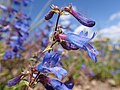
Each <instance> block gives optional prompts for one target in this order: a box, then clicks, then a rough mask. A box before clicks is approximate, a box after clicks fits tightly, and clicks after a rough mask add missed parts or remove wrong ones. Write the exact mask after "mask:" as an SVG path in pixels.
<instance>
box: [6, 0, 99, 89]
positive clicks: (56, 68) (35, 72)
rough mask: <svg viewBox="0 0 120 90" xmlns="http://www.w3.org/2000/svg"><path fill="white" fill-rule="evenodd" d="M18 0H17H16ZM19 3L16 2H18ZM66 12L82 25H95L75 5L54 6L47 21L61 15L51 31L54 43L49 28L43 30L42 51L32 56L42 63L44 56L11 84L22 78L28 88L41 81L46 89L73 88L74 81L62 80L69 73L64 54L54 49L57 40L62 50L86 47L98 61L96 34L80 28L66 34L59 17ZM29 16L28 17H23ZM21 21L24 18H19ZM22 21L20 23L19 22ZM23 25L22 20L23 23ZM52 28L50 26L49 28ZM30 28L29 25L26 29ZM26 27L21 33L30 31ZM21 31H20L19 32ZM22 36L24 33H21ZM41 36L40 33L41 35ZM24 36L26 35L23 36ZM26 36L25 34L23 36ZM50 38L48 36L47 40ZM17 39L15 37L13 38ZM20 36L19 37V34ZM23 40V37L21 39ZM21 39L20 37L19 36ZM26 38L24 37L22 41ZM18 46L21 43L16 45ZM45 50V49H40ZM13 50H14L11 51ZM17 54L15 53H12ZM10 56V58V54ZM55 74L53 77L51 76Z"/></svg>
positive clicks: (83, 69) (86, 68) (86, 71)
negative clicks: (93, 43) (94, 45)
mask: <svg viewBox="0 0 120 90" xmlns="http://www.w3.org/2000/svg"><path fill="white" fill-rule="evenodd" d="M16 1H17V0H16ZM15 3H16V2H15ZM65 12H68V13H70V14H71V15H72V16H73V17H75V18H76V19H77V20H78V21H79V22H80V23H81V24H82V25H84V26H87V27H93V26H94V25H95V21H93V20H91V19H89V18H87V17H85V16H84V15H82V14H80V13H78V12H76V11H74V10H73V8H72V5H71V4H70V6H66V7H64V8H62V9H60V8H59V7H58V6H54V5H52V6H51V10H50V11H49V13H48V14H47V15H46V16H45V20H47V21H48V20H50V19H52V17H53V15H54V14H55V13H56V14H58V17H57V21H56V25H55V28H54V31H53V34H52V40H51V41H52V42H49V43H48V42H47V41H48V38H49V37H48V36H49V35H48V34H49V33H48V31H41V33H42V35H43V37H44V38H45V40H44V38H43V40H42V41H43V45H42V46H43V47H46V46H47V45H48V46H47V47H46V48H43V49H44V50H43V51H39V52H37V54H35V55H34V56H33V57H32V59H34V60H36V62H39V61H40V60H41V58H42V56H43V59H42V60H41V62H39V63H38V64H37V65H36V64H35V65H33V66H30V67H29V70H27V71H25V72H23V73H22V74H20V75H19V76H18V77H16V78H14V79H12V80H10V81H8V83H7V84H8V86H14V85H16V84H18V83H19V82H20V81H21V80H23V79H24V80H25V79H26V80H27V81H28V83H29V84H28V86H29V87H34V86H35V84H36V82H37V83H38V82H40V83H42V84H43V86H44V87H45V88H46V89H47V90H71V89H72V88H73V86H74V84H73V83H72V80H71V79H69V80H68V81H67V82H63V81H62V80H63V78H64V77H66V76H67V75H68V72H67V71H66V70H65V69H64V67H63V64H62V61H61V57H62V55H61V53H58V52H56V51H57V50H56V51H55V50H54V49H55V48H54V45H55V44H56V43H58V44H60V45H61V46H62V47H63V49H65V50H67V51H69V50H84V51H87V53H88V55H89V57H90V58H91V59H92V60H94V61H95V62H97V55H98V51H97V50H96V49H95V48H94V47H93V46H92V45H91V44H90V41H91V40H92V39H93V38H94V37H95V35H96V34H95V33H93V35H92V37H91V38H88V32H83V31H81V32H80V34H74V33H64V32H63V30H62V27H60V25H58V23H59V18H60V16H61V15H64V14H65ZM23 18H27V17H23ZM20 20H21V19H20ZM27 20H28V18H27ZM18 23H20V22H18ZM18 23H16V24H15V26H16V28H19V31H21V27H20V26H19V25H18ZM20 24H21V23H20ZM22 24H23V23H22ZM47 28H48V29H49V27H47ZM27 29H28V28H27ZM27 29H26V28H25V27H24V29H23V30H22V32H24V34H25V32H27ZM19 34H20V32H19ZM20 35H21V34H20ZM40 35H41V34H40ZM21 37H22V39H23V37H24V35H21ZM24 38H26V37H24ZM46 38H47V39H46ZM14 39H16V38H14ZM17 39H18V37H17ZM19 39H20V38H19ZM20 41H21V39H20ZM23 41H24V40H23ZM17 45H18V44H17ZM41 50H42V49H41ZM11 53H12V52H11ZM6 54H8V56H10V55H9V51H7V52H6ZM11 57H14V56H11ZM9 58H10V57H9ZM81 70H82V72H83V73H84V74H85V75H87V76H94V75H95V74H94V73H92V72H91V71H90V70H89V69H88V67H87V66H86V65H84V64H83V65H82V66H81ZM51 76H52V78H51Z"/></svg>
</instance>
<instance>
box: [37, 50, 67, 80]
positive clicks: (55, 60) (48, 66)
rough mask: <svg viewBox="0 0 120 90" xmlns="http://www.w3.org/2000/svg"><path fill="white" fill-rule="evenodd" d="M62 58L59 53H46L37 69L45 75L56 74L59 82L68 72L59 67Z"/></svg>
mask: <svg viewBox="0 0 120 90" xmlns="http://www.w3.org/2000/svg"><path fill="white" fill-rule="evenodd" d="M60 57H61V55H60V54H58V53H53V52H52V51H51V52H50V53H48V52H46V53H45V56H44V58H43V61H42V62H41V63H40V64H39V65H38V66H37V67H36V69H37V70H38V71H40V72H43V73H49V72H52V73H54V74H55V75H56V76H57V77H58V79H59V80H61V79H62V76H66V75H67V71H66V70H65V69H63V68H62V67H58V65H60V64H59V63H60Z"/></svg>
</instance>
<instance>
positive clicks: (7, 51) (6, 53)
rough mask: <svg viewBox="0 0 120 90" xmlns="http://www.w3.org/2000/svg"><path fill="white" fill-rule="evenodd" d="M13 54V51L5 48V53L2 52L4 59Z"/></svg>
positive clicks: (11, 57)
mask: <svg viewBox="0 0 120 90" xmlns="http://www.w3.org/2000/svg"><path fill="white" fill-rule="evenodd" d="M14 56H15V53H14V52H13V51H11V50H8V49H7V50H6V51H5V54H4V57H3V58H4V60H9V59H13V58H14Z"/></svg>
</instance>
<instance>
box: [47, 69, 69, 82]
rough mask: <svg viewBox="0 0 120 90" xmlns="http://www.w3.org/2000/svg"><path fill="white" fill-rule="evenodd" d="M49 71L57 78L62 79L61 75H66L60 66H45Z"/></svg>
mask: <svg viewBox="0 0 120 90" xmlns="http://www.w3.org/2000/svg"><path fill="white" fill-rule="evenodd" d="M46 69H47V70H49V71H50V72H52V73H54V74H55V75H56V76H57V78H58V79H59V80H62V76H67V71H66V70H65V69H63V68H61V67H53V68H46Z"/></svg>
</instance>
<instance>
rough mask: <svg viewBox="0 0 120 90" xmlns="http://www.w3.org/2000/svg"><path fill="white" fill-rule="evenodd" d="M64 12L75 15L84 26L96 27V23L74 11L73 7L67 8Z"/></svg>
mask: <svg viewBox="0 0 120 90" xmlns="http://www.w3.org/2000/svg"><path fill="white" fill-rule="evenodd" d="M64 10H65V11H66V12H69V13H70V14H71V15H73V16H74V17H75V18H76V19H77V20H78V21H79V22H80V23H81V24H83V25H84V26H87V27H93V26H94V25H95V21H93V20H91V19H90V18H87V17H85V16H84V15H82V14H81V13H78V12H76V11H74V10H73V8H72V7H65V8H64Z"/></svg>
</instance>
